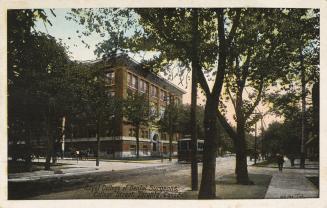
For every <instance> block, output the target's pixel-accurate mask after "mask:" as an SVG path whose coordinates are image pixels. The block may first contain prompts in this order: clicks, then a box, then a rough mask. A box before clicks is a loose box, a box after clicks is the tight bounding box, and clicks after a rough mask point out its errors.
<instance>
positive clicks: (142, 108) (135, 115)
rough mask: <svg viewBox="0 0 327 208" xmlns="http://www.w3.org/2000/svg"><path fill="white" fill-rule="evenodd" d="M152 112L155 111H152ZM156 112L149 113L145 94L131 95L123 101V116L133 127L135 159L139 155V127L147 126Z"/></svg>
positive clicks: (148, 104)
mask: <svg viewBox="0 0 327 208" xmlns="http://www.w3.org/2000/svg"><path fill="white" fill-rule="evenodd" d="M154 111H156V110H155V109H154ZM155 114H156V112H151V110H150V103H149V101H148V98H147V97H146V95H145V94H138V93H137V92H135V93H131V94H129V95H128V96H127V98H126V99H125V100H124V116H126V118H127V120H128V121H130V122H131V124H132V125H133V126H134V127H135V136H136V158H139V155H140V142H139V134H140V128H141V125H148V122H149V121H150V120H152V119H150V118H151V117H154V116H155Z"/></svg>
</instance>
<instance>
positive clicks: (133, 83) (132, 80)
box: [127, 73, 137, 89]
mask: <svg viewBox="0 0 327 208" xmlns="http://www.w3.org/2000/svg"><path fill="white" fill-rule="evenodd" d="M127 83H128V86H129V87H132V88H135V89H137V77H136V76H135V75H132V74H131V73H128V74H127Z"/></svg>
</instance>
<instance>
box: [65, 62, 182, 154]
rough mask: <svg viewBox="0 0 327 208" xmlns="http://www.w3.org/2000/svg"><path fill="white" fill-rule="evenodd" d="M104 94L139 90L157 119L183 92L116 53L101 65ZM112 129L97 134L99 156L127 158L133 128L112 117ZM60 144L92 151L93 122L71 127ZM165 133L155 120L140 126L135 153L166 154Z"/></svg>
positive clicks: (132, 147)
mask: <svg viewBox="0 0 327 208" xmlns="http://www.w3.org/2000/svg"><path fill="white" fill-rule="evenodd" d="M104 70H105V76H106V79H107V83H108V94H109V95H111V96H117V97H119V98H122V99H124V98H127V96H128V95H129V94H130V93H142V94H145V95H146V96H147V97H148V101H149V106H150V111H153V112H156V114H157V115H158V117H157V118H160V116H162V115H163V113H164V111H165V109H166V107H167V105H168V104H169V102H179V103H181V102H182V96H183V94H184V93H185V92H184V91H183V90H182V89H180V88H179V87H177V86H175V85H174V84H172V83H170V82H168V81H167V80H165V79H163V78H161V77H159V76H157V75H156V74H154V73H152V72H151V71H150V70H147V69H146V68H144V67H142V65H140V64H139V63H137V62H136V61H134V60H132V59H131V58H129V57H127V56H120V57H117V58H115V59H114V60H110V61H108V63H106V64H105V69H104ZM113 125H114V130H113V131H112V132H111V133H109V132H108V133H107V134H106V133H105V135H104V136H101V138H100V140H101V145H100V156H101V157H104V158H129V157H135V156H136V137H135V136H136V128H135V127H134V126H133V125H132V124H131V122H129V121H128V120H127V119H126V118H125V117H118V118H115V119H114V124H113ZM180 138H181V135H180V133H174V134H173V142H172V143H173V154H174V155H176V154H177V140H178V139H180ZM62 146H64V149H65V150H66V151H69V150H71V149H76V150H88V151H90V152H96V148H97V141H96V135H95V130H94V125H93V126H92V124H85V125H81V126H75V127H73V130H72V134H71V135H66V138H65V139H64V141H62ZM169 149H170V148H169V136H168V134H167V133H166V132H160V129H159V126H158V125H157V124H156V122H154V121H153V122H149V125H146V126H145V125H142V126H141V128H140V132H139V155H140V156H141V157H142V156H144V157H146V156H168V155H169Z"/></svg>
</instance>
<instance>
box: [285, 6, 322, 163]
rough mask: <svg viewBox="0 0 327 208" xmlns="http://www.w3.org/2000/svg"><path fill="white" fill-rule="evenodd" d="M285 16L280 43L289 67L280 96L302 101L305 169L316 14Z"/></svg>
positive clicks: (302, 11)
mask: <svg viewBox="0 0 327 208" xmlns="http://www.w3.org/2000/svg"><path fill="white" fill-rule="evenodd" d="M284 14H285V17H286V18H284V20H283V21H284V22H285V24H284V26H283V27H281V30H280V31H281V32H282V33H284V34H286V35H284V36H283V37H284V39H283V41H284V42H285V45H287V52H288V53H287V55H288V58H287V61H288V63H289V64H288V66H287V67H286V68H285V69H286V70H284V74H283V76H281V77H280V85H283V86H284V87H283V88H282V89H281V90H280V91H279V93H285V92H286V93H289V94H291V93H293V94H294V95H295V96H292V97H293V98H296V97H297V101H298V102H300V100H301V111H302V119H301V126H302V127H301V132H302V133H301V167H302V168H304V161H305V144H304V143H305V140H306V138H307V137H308V115H307V114H308V111H307V106H308V102H307V100H308V95H309V94H310V90H309V89H308V88H310V86H312V85H313V83H315V82H317V81H318V80H319V48H320V36H319V30H320V27H319V10H316V9H309V10H308V9H289V10H285V11H284ZM299 86H300V87H299ZM294 102H295V100H294Z"/></svg>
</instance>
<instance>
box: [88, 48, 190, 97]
mask: <svg viewBox="0 0 327 208" xmlns="http://www.w3.org/2000/svg"><path fill="white" fill-rule="evenodd" d="M102 61H104V60H103V59H97V60H93V61H84V62H82V63H87V64H96V63H100V62H102ZM105 62H106V65H110V66H115V65H119V64H125V65H126V66H129V68H130V70H132V71H133V72H134V73H136V74H138V75H141V76H143V77H144V78H146V79H149V80H151V81H153V82H154V83H155V84H157V85H159V86H161V87H163V88H164V89H167V90H168V91H170V92H173V93H174V94H176V95H183V94H185V93H186V92H185V91H184V90H183V89H181V88H180V87H178V86H176V85H175V84H173V83H172V82H170V81H169V80H167V79H165V78H163V77H161V76H159V75H157V74H155V73H154V72H152V71H151V70H150V69H149V68H148V67H146V66H144V65H142V64H141V63H139V62H137V61H136V60H134V59H133V58H131V57H129V56H128V55H126V54H119V55H117V56H116V57H114V58H110V59H107V60H105Z"/></svg>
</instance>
